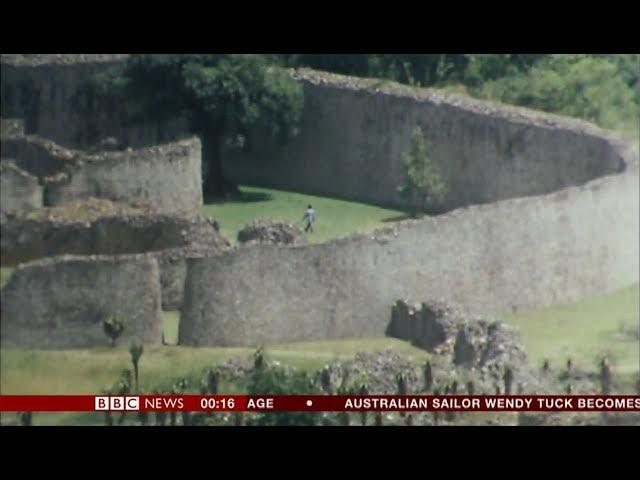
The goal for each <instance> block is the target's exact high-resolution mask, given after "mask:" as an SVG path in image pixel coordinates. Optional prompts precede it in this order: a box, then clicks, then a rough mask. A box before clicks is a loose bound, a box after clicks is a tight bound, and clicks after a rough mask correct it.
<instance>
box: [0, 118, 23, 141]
mask: <svg viewBox="0 0 640 480" xmlns="http://www.w3.org/2000/svg"><path fill="white" fill-rule="evenodd" d="M22 135H24V121H23V120H21V119H19V118H0V138H2V139H4V138H5V137H19V136H22Z"/></svg>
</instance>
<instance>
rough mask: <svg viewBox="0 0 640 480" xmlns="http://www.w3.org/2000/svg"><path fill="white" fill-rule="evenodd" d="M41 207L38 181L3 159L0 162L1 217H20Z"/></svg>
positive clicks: (11, 162)
mask: <svg viewBox="0 0 640 480" xmlns="http://www.w3.org/2000/svg"><path fill="white" fill-rule="evenodd" d="M41 206H42V196H41V194H40V191H39V190H38V179H37V178H36V177H34V176H32V175H29V174H28V173H27V172H25V171H24V170H21V169H19V168H18V167H16V165H15V163H13V161H11V160H7V159H4V158H3V159H2V161H0V207H1V208H0V210H1V211H2V214H3V216H4V215H20V214H23V213H25V212H28V211H29V210H32V209H34V208H38V207H41Z"/></svg>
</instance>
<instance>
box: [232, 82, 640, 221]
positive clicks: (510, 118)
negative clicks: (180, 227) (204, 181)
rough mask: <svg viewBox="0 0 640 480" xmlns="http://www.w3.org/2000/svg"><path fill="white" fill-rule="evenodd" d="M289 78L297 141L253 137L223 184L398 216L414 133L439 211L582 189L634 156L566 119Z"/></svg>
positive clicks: (387, 88)
mask: <svg viewBox="0 0 640 480" xmlns="http://www.w3.org/2000/svg"><path fill="white" fill-rule="evenodd" d="M293 75H294V76H295V78H297V79H298V80H299V81H300V82H301V83H302V85H303V88H304V100H305V104H304V112H303V121H302V126H301V133H300V135H299V136H298V138H297V139H295V140H294V141H293V142H291V143H290V144H288V145H285V146H283V147H278V146H276V145H275V144H274V143H273V142H271V141H269V140H268V139H267V138H266V137H265V135H263V134H262V133H261V132H259V131H258V132H254V136H253V139H254V140H253V144H252V148H251V149H250V150H249V151H237V150H229V151H227V152H226V154H225V165H224V168H225V172H226V174H227V175H229V176H230V177H231V178H232V179H233V180H235V181H237V182H240V183H249V184H255V185H260V186H268V187H275V188H283V189H290V190H297V191H302V192H306V193H315V194H321V195H328V196H334V197H341V198H346V199H351V200H357V201H363V202H370V203H374V204H381V205H387V206H395V207H403V206H406V203H405V201H404V200H402V199H401V198H400V197H399V195H398V192H397V187H398V186H399V185H400V183H401V181H402V176H403V173H402V168H401V162H400V160H401V156H402V153H403V152H404V151H405V150H406V148H407V147H408V145H409V139H410V136H411V132H412V130H413V129H414V128H415V126H416V125H420V126H421V127H422V129H423V131H424V132H425V136H426V138H427V140H428V141H429V143H430V155H431V158H432V159H433V161H434V162H436V164H437V165H438V167H439V169H440V172H441V174H442V175H443V177H444V178H445V180H446V182H447V183H448V185H449V189H450V191H451V195H450V196H449V198H448V199H447V201H446V204H445V208H446V209H447V210H449V209H452V208H456V207H459V206H465V205H471V204H479V203H486V202H493V201H496V200H502V199H507V198H513V197H522V196H528V195H540V194H544V193H549V192H552V191H555V190H558V189H561V188H564V187H567V186H572V185H580V184H584V183H586V182H587V181H589V180H591V179H594V178H596V177H599V176H602V175H607V174H612V173H618V172H620V171H621V170H623V169H624V168H625V165H626V164H627V163H628V162H630V161H631V158H632V157H633V155H634V153H633V152H632V151H631V149H630V147H629V145H628V144H626V143H625V142H622V141H621V140H619V139H617V138H615V137H613V136H612V135H611V134H610V133H608V132H605V131H603V130H601V129H599V128H597V127H595V126H593V125H591V124H588V123H586V122H582V121H579V120H575V119H570V118H566V117H559V116H555V115H550V114H545V113H541V112H536V111H532V110H527V109H524V108H517V107H511V106H507V105H502V104H496V103H490V102H485V101H480V100H474V99H471V98H469V97H466V96H461V95H455V94H449V93H445V92H443V91H439V90H431V89H418V88H410V87H406V86H402V85H399V84H395V83H392V82H383V81H379V80H371V79H358V78H353V77H345V76H340V75H335V74H329V73H325V72H316V71H312V70H299V71H296V72H295V73H294V74H293ZM267 165H268V167H267Z"/></svg>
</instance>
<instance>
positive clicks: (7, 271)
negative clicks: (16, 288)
mask: <svg viewBox="0 0 640 480" xmlns="http://www.w3.org/2000/svg"><path fill="white" fill-rule="evenodd" d="M12 274H13V268H9V267H2V268H0V288H2V287H4V284H5V283H7V282H8V281H9V278H10V277H11V275H12Z"/></svg>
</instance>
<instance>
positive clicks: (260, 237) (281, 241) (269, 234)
mask: <svg viewBox="0 0 640 480" xmlns="http://www.w3.org/2000/svg"><path fill="white" fill-rule="evenodd" d="M238 241H239V242H240V243H242V244H244V245H252V244H255V243H268V244H272V245H292V246H294V245H306V244H307V237H305V235H304V233H302V230H300V229H299V228H298V227H296V226H295V225H293V224H291V223H287V222H282V221H277V220H271V219H265V218H258V219H255V220H253V221H251V222H250V223H249V224H248V225H247V226H245V227H244V228H243V229H242V230H240V231H239V232H238Z"/></svg>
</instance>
